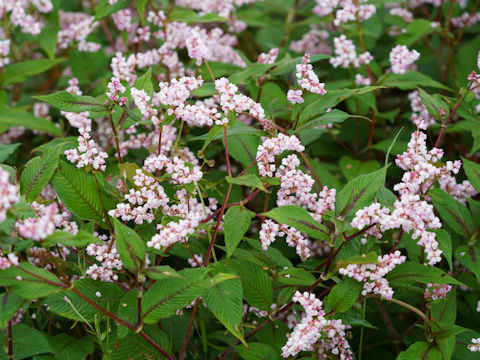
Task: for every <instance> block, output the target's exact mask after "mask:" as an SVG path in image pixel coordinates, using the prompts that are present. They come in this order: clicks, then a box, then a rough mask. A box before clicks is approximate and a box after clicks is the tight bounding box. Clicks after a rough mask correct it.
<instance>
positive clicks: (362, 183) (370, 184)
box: [335, 167, 387, 220]
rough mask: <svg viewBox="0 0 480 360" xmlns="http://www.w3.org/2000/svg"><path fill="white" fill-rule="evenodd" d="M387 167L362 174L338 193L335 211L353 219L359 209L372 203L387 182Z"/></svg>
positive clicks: (338, 214) (339, 214)
mask: <svg viewBox="0 0 480 360" xmlns="http://www.w3.org/2000/svg"><path fill="white" fill-rule="evenodd" d="M386 172H387V168H386V167H384V168H382V169H380V170H377V171H375V172H372V173H370V174H365V175H360V176H359V177H357V178H355V179H353V180H352V181H350V182H349V183H348V184H347V185H345V187H344V188H343V189H342V190H340V192H338V193H337V201H336V204H335V212H336V214H337V216H342V217H344V218H345V219H348V220H351V219H352V218H353V216H354V215H355V213H356V212H357V210H359V209H361V208H363V207H365V206H367V205H369V204H371V203H372V202H373V200H374V199H375V196H376V194H377V191H378V190H379V189H380V188H381V187H382V186H383V185H384V184H385V175H386Z"/></svg>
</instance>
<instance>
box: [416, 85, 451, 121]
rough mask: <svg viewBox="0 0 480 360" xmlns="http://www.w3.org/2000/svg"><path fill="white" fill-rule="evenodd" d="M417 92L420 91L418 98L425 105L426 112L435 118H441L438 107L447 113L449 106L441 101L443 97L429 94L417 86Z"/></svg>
mask: <svg viewBox="0 0 480 360" xmlns="http://www.w3.org/2000/svg"><path fill="white" fill-rule="evenodd" d="M418 92H419V93H420V98H421V99H422V103H423V104H424V105H425V106H426V108H427V110H428V112H429V113H430V114H431V115H432V116H433V117H434V118H435V119H436V120H441V119H442V117H443V116H442V115H441V114H440V109H443V110H444V111H445V113H448V112H449V110H450V108H449V106H448V104H447V103H446V102H445V101H443V99H442V98H441V97H440V96H439V95H438V94H435V95H430V94H428V93H427V92H426V91H425V90H423V89H421V88H418Z"/></svg>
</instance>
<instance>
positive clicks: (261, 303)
mask: <svg viewBox="0 0 480 360" xmlns="http://www.w3.org/2000/svg"><path fill="white" fill-rule="evenodd" d="M229 268H231V269H232V270H233V271H235V273H236V274H238V275H239V276H240V279H241V281H242V287H243V292H244V298H245V301H246V302H248V303H249V304H250V305H252V306H255V307H256V308H259V309H260V310H265V311H270V310H271V308H270V306H271V305H272V302H273V288H272V281H271V279H270V277H269V276H268V275H267V273H266V272H265V271H264V270H263V269H262V268H261V267H260V266H257V265H255V264H253V263H251V262H249V261H245V260H231V261H230V263H229Z"/></svg>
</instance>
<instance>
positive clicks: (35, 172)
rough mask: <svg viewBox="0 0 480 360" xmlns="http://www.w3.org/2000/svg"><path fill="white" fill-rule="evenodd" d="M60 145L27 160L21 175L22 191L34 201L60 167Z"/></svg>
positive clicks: (29, 199)
mask: <svg viewBox="0 0 480 360" xmlns="http://www.w3.org/2000/svg"><path fill="white" fill-rule="evenodd" d="M59 156H60V147H56V148H55V149H52V151H47V152H45V154H43V155H42V156H37V157H35V158H33V159H31V160H30V161H28V162H27V164H26V166H25V168H24V169H23V171H22V174H21V175H20V193H21V194H22V195H25V200H27V201H33V200H35V198H36V197H37V196H38V195H40V193H41V192H42V190H43V189H44V188H45V186H47V184H48V182H49V181H50V179H51V178H52V176H53V174H54V173H55V170H56V169H57V167H58V161H59Z"/></svg>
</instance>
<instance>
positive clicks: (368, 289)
mask: <svg viewBox="0 0 480 360" xmlns="http://www.w3.org/2000/svg"><path fill="white" fill-rule="evenodd" d="M406 259H407V258H406V256H403V255H401V253H400V251H398V250H397V251H395V252H394V253H393V254H387V255H383V256H378V263H366V264H349V265H347V266H346V267H344V268H341V269H340V270H339V273H340V274H342V275H345V276H348V277H349V278H352V279H355V280H357V281H360V282H363V291H362V295H367V294H369V293H374V294H377V295H381V296H382V297H383V298H385V299H391V298H392V296H393V289H392V288H391V287H390V285H389V283H388V281H387V279H385V275H387V274H388V273H389V272H390V271H392V270H393V269H394V268H395V266H396V265H399V264H402V263H404V262H405V260H406Z"/></svg>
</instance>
